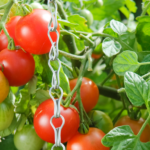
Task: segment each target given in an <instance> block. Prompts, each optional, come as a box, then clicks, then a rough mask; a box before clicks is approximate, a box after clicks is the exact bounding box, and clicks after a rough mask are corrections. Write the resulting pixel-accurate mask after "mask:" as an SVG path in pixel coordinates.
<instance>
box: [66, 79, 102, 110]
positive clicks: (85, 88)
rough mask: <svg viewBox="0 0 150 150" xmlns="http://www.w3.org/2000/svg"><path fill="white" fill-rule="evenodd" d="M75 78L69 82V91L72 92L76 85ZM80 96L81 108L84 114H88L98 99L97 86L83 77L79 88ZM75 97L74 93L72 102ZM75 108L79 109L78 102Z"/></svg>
mask: <svg viewBox="0 0 150 150" xmlns="http://www.w3.org/2000/svg"><path fill="white" fill-rule="evenodd" d="M77 80H78V79H77V78H76V79H73V80H70V81H69V84H70V89H71V90H73V88H74V87H75V85H76V83H77ZM80 96H81V100H82V104H83V107H84V109H85V111H86V112H89V111H90V110H92V109H93V108H94V106H95V105H96V104H97V102H98V99H99V90H98V87H97V85H96V84H95V83H94V82H93V81H92V80H91V79H89V78H86V77H83V79H82V84H81V88H80ZM75 97H76V93H75V94H74V95H73V98H72V102H73V100H74V99H75ZM75 106H76V107H77V108H79V104H78V102H76V103H75Z"/></svg>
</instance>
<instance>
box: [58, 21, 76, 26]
mask: <svg viewBox="0 0 150 150" xmlns="http://www.w3.org/2000/svg"><path fill="white" fill-rule="evenodd" d="M58 22H59V23H60V24H61V25H62V26H68V27H75V26H78V24H77V23H71V22H69V21H68V20H63V19H58Z"/></svg>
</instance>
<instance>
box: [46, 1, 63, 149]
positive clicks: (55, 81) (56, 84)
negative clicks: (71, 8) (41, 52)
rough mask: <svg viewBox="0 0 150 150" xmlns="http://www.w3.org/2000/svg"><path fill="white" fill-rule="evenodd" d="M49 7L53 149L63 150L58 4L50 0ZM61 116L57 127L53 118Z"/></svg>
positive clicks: (49, 63)
mask: <svg viewBox="0 0 150 150" xmlns="http://www.w3.org/2000/svg"><path fill="white" fill-rule="evenodd" d="M52 5H53V6H54V8H55V11H54V12H52ZM48 8H49V11H50V12H51V15H52V18H51V20H50V23H49V26H48V37H49V39H50V42H51V43H52V46H51V49H50V52H49V60H48V65H49V67H50V69H51V71H52V73H53V76H52V85H51V88H50V89H49V95H50V97H51V98H52V100H53V102H54V115H53V116H52V118H51V119H50V124H51V126H52V127H53V129H54V132H55V144H54V145H53V147H52V150H53V149H54V147H58V146H61V147H63V150H65V146H64V145H63V144H62V143H61V130H62V128H63V126H64V123H65V120H64V117H63V116H62V115H60V101H61V99H62V97H63V90H62V88H61V87H60V80H59V72H60V68H61V62H60V60H59V58H58V55H59V52H58V41H59V33H58V31H57V4H56V1H55V0H48ZM52 23H53V27H51V24H52ZM50 32H56V34H57V40H56V42H53V40H52V38H51V36H50ZM52 61H57V62H58V64H59V66H58V70H54V69H53V67H52V65H51V62H52ZM53 90H59V91H60V93H61V94H60V97H59V98H57V99H55V98H54V97H53V95H52V91H53ZM59 117H60V118H61V119H62V125H61V126H60V127H58V128H56V127H55V126H54V125H53V123H52V120H53V118H59Z"/></svg>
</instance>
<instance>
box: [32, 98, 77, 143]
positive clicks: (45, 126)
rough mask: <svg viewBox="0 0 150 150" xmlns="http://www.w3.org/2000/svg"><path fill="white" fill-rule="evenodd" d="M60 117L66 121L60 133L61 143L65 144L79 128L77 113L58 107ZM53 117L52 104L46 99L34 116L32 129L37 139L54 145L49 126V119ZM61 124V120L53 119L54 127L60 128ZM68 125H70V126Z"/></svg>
mask: <svg viewBox="0 0 150 150" xmlns="http://www.w3.org/2000/svg"><path fill="white" fill-rule="evenodd" d="M60 112H61V115H62V116H63V117H64V119H65V120H66V122H65V125H64V127H63V129H62V132H61V140H62V142H63V143H64V142H67V141H68V140H69V139H70V138H71V137H72V136H74V134H75V133H76V132H77V130H78V127H79V122H80V119H79V115H78V112H77V111H76V110H75V109H74V108H71V107H68V108H64V107H63V106H61V107H60ZM53 115H54V103H53V101H52V100H51V99H48V100H46V101H44V102H43V103H41V104H40V106H39V107H38V109H37V110H36V112H35V115H34V128H35V131H36V133H37V134H38V135H39V137H40V138H41V139H43V140H45V141H47V142H50V143H54V140H55V139H54V131H53V128H52V126H51V125H50V122H49V121H50V118H51V117H52V116H53ZM61 123H62V120H61V118H56V119H53V124H54V126H55V127H60V125H61ZM70 123H71V124H72V125H70Z"/></svg>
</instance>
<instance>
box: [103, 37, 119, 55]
mask: <svg viewBox="0 0 150 150" xmlns="http://www.w3.org/2000/svg"><path fill="white" fill-rule="evenodd" d="M102 50H103V52H104V53H105V55H106V56H108V57H112V56H114V55H116V54H118V53H119V52H120V50H121V45H120V43H119V42H117V41H114V40H113V39H111V38H109V37H107V38H105V39H104V40H103V43H102Z"/></svg>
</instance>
